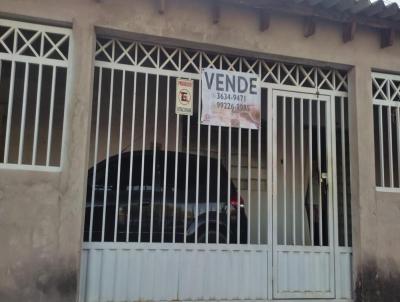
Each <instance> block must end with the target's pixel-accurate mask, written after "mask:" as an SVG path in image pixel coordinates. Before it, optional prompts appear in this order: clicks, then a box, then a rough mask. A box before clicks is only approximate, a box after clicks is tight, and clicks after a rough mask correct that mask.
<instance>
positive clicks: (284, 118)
mask: <svg viewBox="0 0 400 302" xmlns="http://www.w3.org/2000/svg"><path fill="white" fill-rule="evenodd" d="M282 101H283V112H282V114H283V116H282V120H283V127H282V128H283V242H284V245H287V219H286V215H287V205H286V167H287V163H286V101H287V99H286V97H283V98H282Z"/></svg>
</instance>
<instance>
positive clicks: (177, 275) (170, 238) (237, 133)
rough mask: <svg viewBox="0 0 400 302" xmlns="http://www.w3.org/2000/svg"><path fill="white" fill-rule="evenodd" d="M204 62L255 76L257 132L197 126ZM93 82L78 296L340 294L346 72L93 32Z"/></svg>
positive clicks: (346, 249)
mask: <svg viewBox="0 0 400 302" xmlns="http://www.w3.org/2000/svg"><path fill="white" fill-rule="evenodd" d="M202 68H217V69H223V70H231V71H241V72H248V73H254V74H257V75H258V76H259V79H260V82H261V87H262V91H261V128H260V129H259V130H250V129H238V128H233V127H220V126H208V125H202V124H201V123H200V112H201V101H200V100H201V95H200V78H201V70H202ZM94 78H95V83H94V97H93V107H92V108H93V114H92V132H91V144H90V163H89V167H88V182H87V183H88V187H87V198H86V215H85V228H84V243H83V250H82V268H81V293H80V297H81V301H139V300H152V301H161V300H163V301H167V300H202V301H204V300H273V299H292V298H293V299H294V298H296V299H310V298H319V299H324V298H327V299H337V300H341V301H343V300H346V299H348V300H350V299H351V287H350V286H351V232H350V230H351V224H350V223H351V221H350V219H349V218H350V194H349V192H350V190H349V186H350V184H349V160H348V135H347V129H348V127H347V124H348V122H347V79H346V73H345V72H342V71H338V70H334V69H331V68H327V69H325V68H319V67H308V66H301V65H294V64H283V63H277V62H270V61H268V60H263V59H255V58H247V57H238V56H232V55H223V54H218V53H213V52H205V51H198V50H191V49H183V48H177V47H169V46H161V45H152V44H147V43H140V42H127V41H121V40H116V39H108V38H98V40H97V50H96V62H95V77H94ZM181 78H182V79H192V80H193V81H194V98H193V99H194V100H193V101H194V109H193V115H192V116H179V115H176V114H175V99H176V82H177V79H181Z"/></svg>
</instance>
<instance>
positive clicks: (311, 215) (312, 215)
mask: <svg viewBox="0 0 400 302" xmlns="http://www.w3.org/2000/svg"><path fill="white" fill-rule="evenodd" d="M309 101H310V102H309V114H308V115H309V118H308V132H309V133H308V137H309V138H308V144H309V147H308V153H309V168H310V176H309V178H310V180H309V183H310V186H309V187H310V194H309V201H310V204H309V206H310V229H311V246H313V245H314V196H313V195H314V194H313V158H312V154H313V150H312V148H313V146H312V103H313V100H312V99H311V98H310V100H309Z"/></svg>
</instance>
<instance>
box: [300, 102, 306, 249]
mask: <svg viewBox="0 0 400 302" xmlns="http://www.w3.org/2000/svg"><path fill="white" fill-rule="evenodd" d="M300 157H301V159H300V164H301V167H300V169H301V241H302V245H305V223H304V215H305V213H304V208H305V206H306V205H305V198H304V99H303V98H301V99H300Z"/></svg>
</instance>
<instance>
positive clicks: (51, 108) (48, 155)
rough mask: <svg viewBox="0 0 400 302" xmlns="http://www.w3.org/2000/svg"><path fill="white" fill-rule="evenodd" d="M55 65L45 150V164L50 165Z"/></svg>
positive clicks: (54, 67) (55, 76) (54, 76)
mask: <svg viewBox="0 0 400 302" xmlns="http://www.w3.org/2000/svg"><path fill="white" fill-rule="evenodd" d="M56 78H57V67H56V66H53V72H52V78H51V97H50V114H49V133H48V134H47V152H46V166H47V167H48V166H49V165H50V156H51V138H52V135H53V117H54V94H55V90H56V89H55V87H56Z"/></svg>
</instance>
